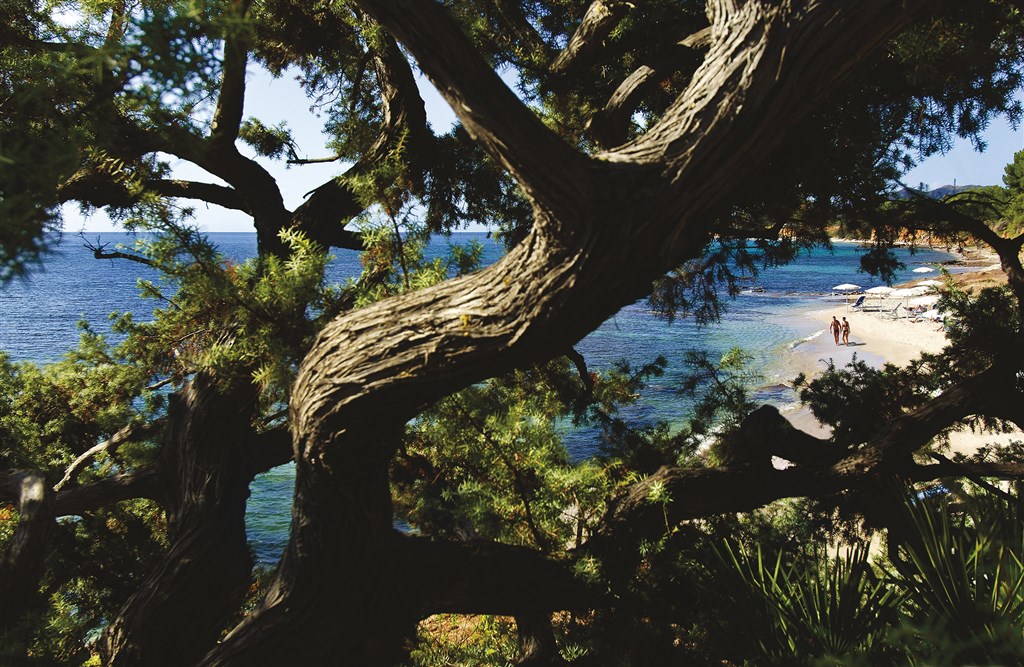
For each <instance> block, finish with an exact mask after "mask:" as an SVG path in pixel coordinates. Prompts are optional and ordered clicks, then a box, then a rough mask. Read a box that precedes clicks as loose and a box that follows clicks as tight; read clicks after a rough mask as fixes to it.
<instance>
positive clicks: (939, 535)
mask: <svg viewBox="0 0 1024 667" xmlns="http://www.w3.org/2000/svg"><path fill="white" fill-rule="evenodd" d="M963 500H964V502H963V504H962V506H961V507H958V508H954V507H953V506H952V505H951V503H950V501H949V499H947V498H946V497H941V496H940V497H938V498H937V499H936V500H934V501H930V500H922V501H921V502H912V503H910V504H909V505H908V508H909V513H910V517H911V519H912V521H913V526H914V528H915V530H914V534H913V539H912V540H910V541H908V542H907V543H906V544H901V545H900V546H901V551H902V553H903V554H905V557H906V559H907V561H908V563H907V565H909V566H910V567H907V566H904V567H902V568H900V570H901V573H903V577H901V579H900V581H901V585H902V586H904V587H905V588H906V590H907V591H908V594H909V602H910V608H909V610H908V613H909V614H910V617H911V619H912V622H914V623H916V624H917V625H919V626H921V627H923V628H924V630H925V637H926V638H927V641H930V642H931V643H933V644H934V646H935V655H936V656H939V655H941V656H942V660H943V663H942V664H1017V663H1020V662H1021V660H1024V562H1022V558H1024V514H1022V513H1021V507H1020V501H1019V499H1016V498H1014V499H1011V500H1005V499H1001V498H996V497H993V496H991V495H984V496H978V495H975V496H967V497H964V498H963ZM926 650H927V649H926ZM927 664H935V663H933V662H931V661H928V663H927Z"/></svg>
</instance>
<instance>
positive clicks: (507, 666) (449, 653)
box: [409, 614, 519, 667]
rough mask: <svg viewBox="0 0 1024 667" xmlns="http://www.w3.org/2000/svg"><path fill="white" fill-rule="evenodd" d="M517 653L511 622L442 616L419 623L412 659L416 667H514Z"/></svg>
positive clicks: (485, 618) (411, 661) (514, 632)
mask: <svg viewBox="0 0 1024 667" xmlns="http://www.w3.org/2000/svg"><path fill="white" fill-rule="evenodd" d="M518 651H519V642H518V637H517V635H516V630H515V624H514V623H513V622H511V619H508V618H502V617H497V616H475V617H467V616H458V615H455V614H440V615H437V616H431V617H430V618H428V619H427V620H425V621H423V622H422V623H420V624H419V627H418V628H417V633H416V647H415V648H414V649H413V650H412V652H411V653H410V655H409V660H410V664H412V665H416V666H417V667H449V666H451V665H459V666H462V665H465V666H466V667H469V666H470V665H473V666H474V667H475V666H477V665H479V666H480V667H511V666H512V665H513V664H515V663H514V660H515V656H516V654H517V653H518Z"/></svg>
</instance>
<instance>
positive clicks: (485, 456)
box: [393, 359, 612, 551]
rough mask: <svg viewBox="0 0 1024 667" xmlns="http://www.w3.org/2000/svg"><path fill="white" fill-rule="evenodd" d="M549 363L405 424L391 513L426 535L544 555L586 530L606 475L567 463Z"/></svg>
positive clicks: (563, 378)
mask: <svg viewBox="0 0 1024 667" xmlns="http://www.w3.org/2000/svg"><path fill="white" fill-rule="evenodd" d="M570 373H571V370H570V366H569V364H568V363H567V362H566V360H564V359H562V360H556V361H553V362H550V363H548V364H546V365H544V366H540V367H537V368H534V369H530V370H526V371H516V372H514V373H512V374H510V375H507V376H503V377H501V378H495V379H493V380H489V381H487V382H486V383H483V384H481V385H475V386H473V387H470V388H468V389H465V390H463V391H461V392H459V393H458V394H455V395H453V396H450V397H448V398H446V399H443V400H442V401H441V402H440V403H438V404H437V405H436V406H434V407H433V408H431V409H430V410H428V411H427V412H425V413H423V414H421V415H420V416H419V417H418V418H417V419H416V420H415V421H414V422H412V423H411V424H410V425H409V426H408V427H407V433H406V437H405V444H404V447H403V450H402V452H401V453H400V455H399V457H398V459H397V460H396V462H395V467H394V471H393V482H394V484H395V486H396V490H397V497H396V507H397V508H398V510H399V512H400V513H401V515H402V516H405V517H407V519H408V520H409V521H410V522H411V523H412V524H413V525H415V526H417V527H418V528H420V529H421V530H424V531H425V532H428V533H430V534H434V535H440V536H446V537H455V538H466V537H474V538H476V537H483V538H488V539H494V540H498V541H502V542H506V543H510V544H522V545H529V546H533V547H536V548H540V549H542V550H544V551H553V550H561V549H563V548H565V547H566V546H567V545H570V544H575V543H578V542H579V541H580V540H581V539H582V538H584V537H585V536H586V535H588V534H589V532H590V530H591V527H592V526H593V524H594V523H595V522H596V521H597V519H598V518H599V517H600V515H601V513H602V511H603V507H604V499H605V498H606V497H607V494H608V491H609V488H610V485H611V483H612V482H611V479H610V478H609V476H608V471H607V469H606V468H605V467H604V466H602V465H600V464H599V463H597V462H593V461H581V462H576V463H574V462H572V461H570V459H569V455H568V453H567V452H566V449H565V445H564V443H563V441H562V438H561V433H560V432H559V428H558V426H557V422H556V419H557V418H560V417H564V416H566V415H567V414H568V413H569V411H570V405H569V404H568V403H567V401H566V398H565V396H564V395H561V394H560V393H559V391H558V389H556V388H555V387H557V386H559V384H561V386H565V384H567V383H568V381H569V374H570Z"/></svg>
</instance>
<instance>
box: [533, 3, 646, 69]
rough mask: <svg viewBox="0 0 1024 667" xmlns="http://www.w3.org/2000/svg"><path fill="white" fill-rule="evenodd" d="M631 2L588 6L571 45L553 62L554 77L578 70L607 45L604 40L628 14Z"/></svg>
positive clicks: (571, 40)
mask: <svg viewBox="0 0 1024 667" xmlns="http://www.w3.org/2000/svg"><path fill="white" fill-rule="evenodd" d="M630 6H631V4H630V3H629V2H619V1H617V0H594V1H593V2H591V3H590V6H589V7H587V11H586V13H585V14H584V15H583V21H581V22H580V25H579V27H577V28H576V32H574V33H573V35H572V37H570V38H569V43H568V44H567V45H566V47H565V48H564V49H562V52H561V53H559V54H558V57H557V58H555V62H553V63H551V68H550V71H551V73H552V74H556V75H565V74H568V73H570V72H571V71H573V70H575V69H579V68H580V67H581V66H583V65H584V64H586V62H588V60H589V59H590V58H591V57H592V56H593V55H594V54H595V53H596V52H597V51H599V50H600V49H601V48H602V47H603V46H604V40H605V38H606V37H608V35H609V34H610V33H611V31H612V30H614V29H615V26H617V25H618V24H619V21H621V20H622V18H623V17H624V16H625V15H626V13H627V12H628V11H629V8H630Z"/></svg>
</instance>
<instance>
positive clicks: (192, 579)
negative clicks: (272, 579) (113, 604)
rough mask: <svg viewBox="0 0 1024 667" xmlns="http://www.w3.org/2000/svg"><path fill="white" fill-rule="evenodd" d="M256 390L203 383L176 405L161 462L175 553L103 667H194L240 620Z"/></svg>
mask: <svg viewBox="0 0 1024 667" xmlns="http://www.w3.org/2000/svg"><path fill="white" fill-rule="evenodd" d="M254 407H255V390H254V389H253V388H252V387H251V386H249V385H248V383H246V382H244V381H243V382H242V386H241V387H231V388H223V387H219V386H218V385H217V384H216V383H215V381H214V379H213V378H211V377H210V376H208V375H206V374H200V375H197V376H196V377H195V379H193V380H192V381H191V382H190V383H189V384H188V385H186V386H185V387H184V388H183V389H182V390H181V391H180V392H179V394H178V395H177V396H176V397H175V399H174V400H172V404H171V406H170V408H169V410H168V426H167V428H166V431H165V436H164V441H163V446H162V448H161V453H160V458H159V460H158V463H157V469H158V470H159V478H160V480H161V483H162V486H163V487H164V489H166V491H165V494H166V501H167V523H168V537H169V541H170V545H169V549H168V551H167V553H166V555H165V556H164V558H163V559H162V561H161V563H160V564H159V565H158V567H157V568H156V570H155V571H154V572H152V573H151V574H150V575H149V577H147V579H146V580H145V581H143V582H142V584H141V585H140V587H139V589H138V591H137V592H136V593H135V594H134V595H133V596H132V597H131V598H129V600H128V602H127V603H126V604H125V606H124V608H123V609H122V610H121V612H120V613H119V614H118V616H117V617H116V618H114V619H113V620H112V621H111V622H110V624H109V625H108V626H107V628H106V630H105V631H104V633H103V636H102V638H101V641H100V650H101V654H102V656H103V660H104V664H109V665H185V664H192V663H193V662H194V661H195V660H196V659H197V658H198V657H199V656H201V655H202V654H203V653H204V652H205V651H206V650H208V649H209V647H210V646H212V645H213V644H214V643H215V642H216V640H217V638H218V637H219V635H220V633H221V632H222V630H223V629H224V628H225V627H226V626H227V625H228V624H229V622H230V620H231V619H232V617H233V616H234V615H235V614H237V613H238V610H239V607H240V605H241V602H242V600H243V599H244V596H245V594H246V591H247V590H248V587H249V584H250V579H251V571H252V559H251V556H250V554H249V549H248V545H247V542H246V534H245V501H246V499H247V498H248V495H249V482H250V481H251V475H250V474H249V466H248V465H247V464H246V460H245V450H246V447H247V446H248V445H249V444H250V442H251V441H252V440H253V439H254V438H255V433H254V432H253V429H252V418H253V414H254Z"/></svg>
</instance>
